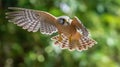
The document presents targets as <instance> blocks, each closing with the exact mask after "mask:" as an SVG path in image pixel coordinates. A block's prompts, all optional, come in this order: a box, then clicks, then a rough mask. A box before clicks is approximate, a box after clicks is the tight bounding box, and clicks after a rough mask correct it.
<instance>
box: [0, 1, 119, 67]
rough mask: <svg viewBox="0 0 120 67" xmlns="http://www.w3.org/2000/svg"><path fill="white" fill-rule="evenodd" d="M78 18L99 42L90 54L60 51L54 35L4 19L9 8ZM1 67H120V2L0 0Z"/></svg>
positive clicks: (86, 52) (87, 52)
mask: <svg viewBox="0 0 120 67" xmlns="http://www.w3.org/2000/svg"><path fill="white" fill-rule="evenodd" d="M10 6H12V7H13V6H14V7H24V8H30V9H36V10H43V11H47V12H49V13H51V14H53V15H55V16H61V15H67V16H70V17H71V18H72V17H74V16H77V17H79V19H80V20H81V21H82V22H83V24H84V25H85V26H86V27H87V28H88V30H89V31H90V32H91V35H92V37H93V38H94V39H95V40H96V41H97V42H98V44H96V45H94V47H92V48H90V49H89V50H87V51H82V52H79V51H72V52H70V51H68V50H61V49H60V48H59V47H58V46H54V44H53V41H51V40H50V37H52V36H53V35H55V34H53V35H51V36H48V35H43V34H41V33H40V32H36V33H32V32H27V31H26V30H23V29H21V28H20V27H18V26H16V25H14V24H13V23H10V22H8V21H7V19H5V12H7V11H9V10H7V7H10ZM0 67H120V0H0Z"/></svg>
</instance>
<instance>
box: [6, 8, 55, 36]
mask: <svg viewBox="0 0 120 67" xmlns="http://www.w3.org/2000/svg"><path fill="white" fill-rule="evenodd" d="M8 9H11V10H13V11H12V12H7V13H6V15H7V16H6V18H8V19H9V21H10V22H13V23H14V24H17V25H18V26H20V27H22V28H23V29H27V30H28V31H32V32H37V31H38V30H39V29H40V32H41V33H43V34H52V33H54V32H57V27H56V21H57V20H56V17H54V16H53V15H51V14H49V13H47V12H44V11H37V10H31V9H25V8H17V7H9V8H8Z"/></svg>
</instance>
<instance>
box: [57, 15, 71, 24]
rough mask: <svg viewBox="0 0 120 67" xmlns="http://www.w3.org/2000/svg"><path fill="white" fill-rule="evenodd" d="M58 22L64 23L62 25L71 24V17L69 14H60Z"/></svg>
mask: <svg viewBox="0 0 120 67" xmlns="http://www.w3.org/2000/svg"><path fill="white" fill-rule="evenodd" d="M57 20H58V23H60V24H62V25H65V26H67V25H70V24H71V19H70V18H69V17H68V16H60V17H58V19H57Z"/></svg>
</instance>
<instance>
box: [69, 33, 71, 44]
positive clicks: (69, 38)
mask: <svg viewBox="0 0 120 67" xmlns="http://www.w3.org/2000/svg"><path fill="white" fill-rule="evenodd" d="M71 37H72V35H70V36H69V44H70V43H71Z"/></svg>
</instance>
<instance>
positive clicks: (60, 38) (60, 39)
mask: <svg viewBox="0 0 120 67" xmlns="http://www.w3.org/2000/svg"><path fill="white" fill-rule="evenodd" d="M58 41H60V42H61V41H62V37H61V34H60V36H59V39H58Z"/></svg>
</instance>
